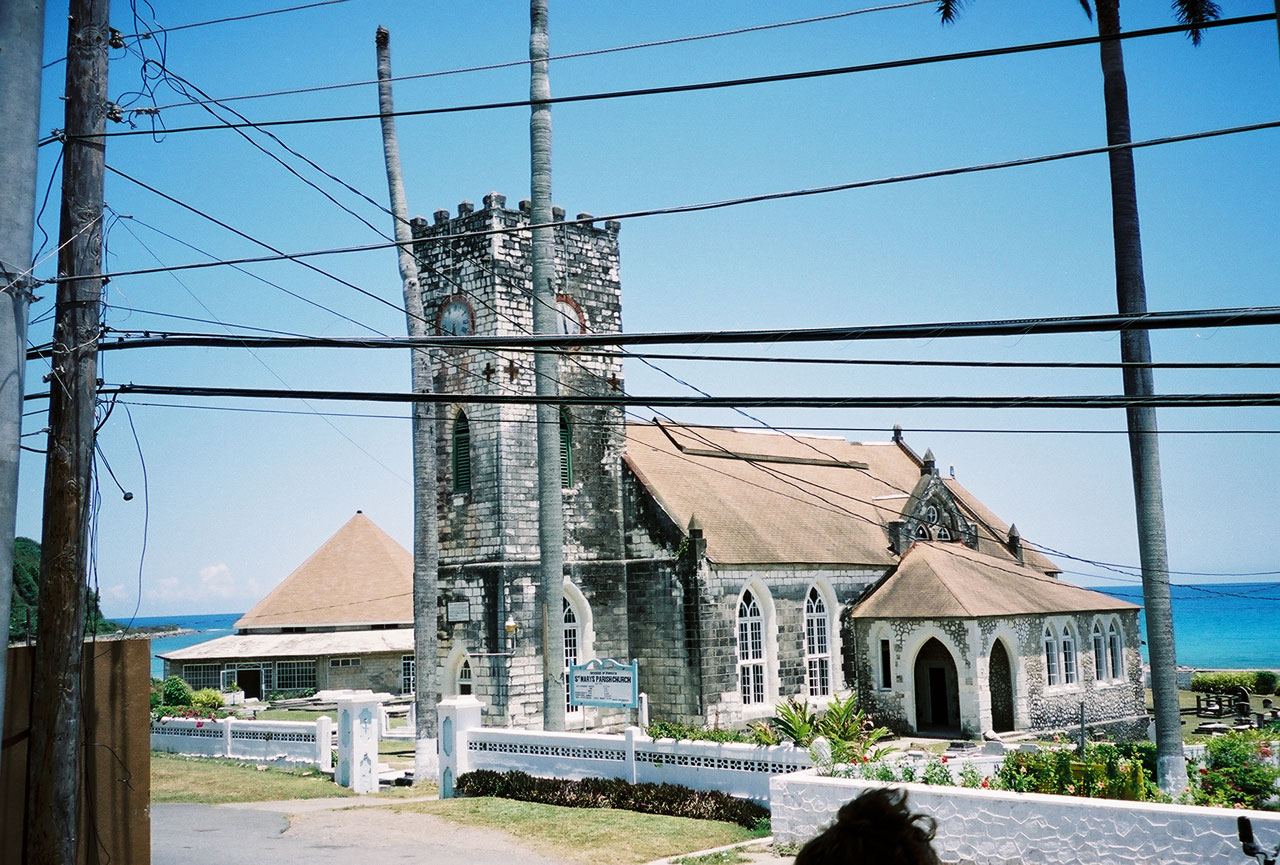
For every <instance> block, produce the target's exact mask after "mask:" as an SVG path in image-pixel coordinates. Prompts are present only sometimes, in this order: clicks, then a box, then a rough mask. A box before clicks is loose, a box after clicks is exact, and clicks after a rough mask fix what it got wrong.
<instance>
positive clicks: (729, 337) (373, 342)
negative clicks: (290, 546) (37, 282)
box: [104, 306, 1280, 350]
mask: <svg viewBox="0 0 1280 865" xmlns="http://www.w3.org/2000/svg"><path fill="white" fill-rule="evenodd" d="M1274 324H1280V307H1277V306H1257V307H1236V308H1231V309H1183V310H1170V311H1165V312H1143V313H1112V314H1104V315H1076V316H1054V317H1041V318H1021V319H989V320H986V321H967V322H954V321H953V322H930V323H925V324H888V325H869V326H866V327H817V328H791V329H787V330H773V329H770V330H717V331H671V332H667V333H607V334H605V333H587V334H578V335H567V334H525V335H501V336H428V337H378V338H370V337H354V338H346V337H320V338H314V337H253V336H236V337H230V336H229V337H222V336H209V335H200V336H173V337H166V338H163V339H135V340H133V341H131V342H127V343H115V344H112V345H113V347H114V348H113V350H123V349H126V348H128V349H137V348H155V347H156V346H159V345H166V346H175V345H180V346H187V347H191V346H200V347H217V346H219V345H223V346H225V345H228V344H230V345H237V346H238V345H240V344H241V342H243V344H245V345H252V346H253V347H255V348H259V347H262V348H265V347H268V346H270V347H274V348H311V347H320V346H322V345H323V346H325V347H330V348H393V347H395V348H413V347H417V348H424V347H432V346H438V347H445V348H463V349H474V348H500V349H508V350H511V349H527V348H554V347H561V348H568V347H572V346H579V345H588V346H589V345H674V344H692V343H696V344H740V343H784V342H785V343H799V342H840V341H864V340H901V339H930V340H935V339H956V338H974V337H992V336H1019V337H1022V336H1030V335H1043V334H1063V333H1104V332H1115V331H1129V330H1169V329H1185V328H1197V327H1218V328H1222V327H1254V326H1260V325H1274ZM104 348H105V347H104Z"/></svg>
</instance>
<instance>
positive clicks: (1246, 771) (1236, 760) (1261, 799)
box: [1191, 732, 1280, 808]
mask: <svg viewBox="0 0 1280 865" xmlns="http://www.w3.org/2000/svg"><path fill="white" fill-rule="evenodd" d="M1205 751H1206V759H1205V765H1204V766H1201V767H1200V768H1199V771H1198V772H1196V773H1194V774H1193V775H1192V782H1193V787H1192V791H1191V793H1192V799H1193V801H1194V802H1195V803H1196V804H1198V805H1221V806H1227V807H1243V808H1267V807H1270V805H1269V802H1270V800H1272V799H1273V797H1274V796H1275V795H1276V782H1277V781H1280V769H1277V768H1276V767H1275V766H1272V765H1271V764H1270V763H1268V762H1265V760H1266V758H1267V757H1269V756H1270V752H1271V744H1270V743H1269V742H1267V741H1266V740H1264V739H1263V738H1262V737H1261V736H1260V735H1258V734H1257V733H1245V732H1239V733H1236V732H1233V733H1226V734H1224V735H1222V736H1215V737H1214V738H1213V739H1210V740H1209V741H1208V743H1206V745H1205Z"/></svg>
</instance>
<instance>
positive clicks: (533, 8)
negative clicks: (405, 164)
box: [529, 0, 565, 730]
mask: <svg viewBox="0 0 1280 865" xmlns="http://www.w3.org/2000/svg"><path fill="white" fill-rule="evenodd" d="M529 18H530V25H531V26H530V30H529V59H530V60H532V61H533V62H532V63H531V64H530V68H529V99H530V100H531V101H532V102H533V109H532V113H531V115H530V118H529V156H530V167H531V169H532V189H531V193H532V194H531V195H530V199H531V201H530V208H531V213H530V218H531V219H532V220H533V224H534V225H545V224H547V223H549V222H551V219H552V217H551V106H550V105H548V104H547V102H546V101H545V100H547V99H550V98H551V83H550V81H549V80H548V78H547V53H548V50H549V49H548V38H547V0H530V3H529ZM532 270H533V332H534V333H555V314H556V292H555V237H554V235H553V234H552V229H550V228H536V229H534V231H533V268H532ZM533 363H534V366H533V371H534V376H535V378H536V380H537V384H536V389H537V394H538V396H539V397H552V398H555V397H557V396H559V393H560V378H559V376H560V358H559V356H558V355H556V354H554V353H552V352H539V353H538V354H536V355H535V356H534V361H533ZM537 413H538V423H537V427H538V546H539V548H540V550H541V551H542V567H541V575H540V580H539V583H538V596H537V600H538V609H537V612H536V616H537V621H536V622H535V623H534V629H535V631H537V632H539V633H540V634H541V635H542V639H541V651H542V726H543V729H545V730H563V729H564V688H565V682H564V672H563V671H564V610H563V606H564V496H563V495H562V493H561V491H560V412H559V410H558V409H557V408H556V407H555V406H554V405H549V404H540V405H538V406H537Z"/></svg>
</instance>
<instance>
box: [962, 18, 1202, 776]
mask: <svg viewBox="0 0 1280 865" xmlns="http://www.w3.org/2000/svg"><path fill="white" fill-rule="evenodd" d="M1079 2H1080V5H1081V7H1083V9H1084V11H1085V14H1086V15H1088V16H1089V17H1090V18H1092V17H1093V9H1092V8H1091V7H1090V3H1089V0H1079ZM962 5H963V0H938V14H939V16H940V17H941V18H942V22H943V23H944V24H947V23H950V22H952V21H954V20H955V17H956V15H957V14H958V13H959V11H960V7H961V6H962ZM1097 7H1098V35H1099V36H1100V37H1102V42H1101V43H1099V46H1098V47H1099V51H1100V53H1101V59H1102V92H1103V106H1104V110H1105V112H1106V120H1107V144H1108V145H1110V146H1111V147H1113V148H1115V149H1113V150H1111V151H1110V152H1109V153H1108V158H1109V160H1110V168H1111V231H1112V237H1113V240H1114V243H1115V256H1116V298H1117V301H1118V303H1119V309H1120V312H1121V313H1141V312H1146V309H1147V289H1146V284H1145V282H1144V280H1143V276H1142V232H1141V230H1140V228H1139V226H1138V190H1137V184H1136V183H1135V181H1134V171H1133V151H1132V149H1130V148H1129V147H1127V146H1126V145H1128V144H1129V143H1130V141H1131V139H1130V137H1129V91H1128V85H1127V83H1126V81H1125V75H1124V54H1123V51H1122V49H1121V45H1120V39H1119V38H1118V37H1119V35H1120V0H1097ZM1173 8H1174V11H1175V13H1176V15H1177V17H1178V21H1179V23H1181V24H1184V25H1186V27H1187V28H1188V35H1189V36H1190V38H1191V41H1192V44H1195V45H1199V44H1200V38H1201V33H1202V28H1203V27H1204V26H1205V25H1206V24H1207V23H1208V22H1210V21H1213V20H1215V19H1216V18H1217V17H1218V16H1219V14H1220V12H1221V10H1220V9H1219V7H1218V4H1217V3H1215V2H1213V0H1174V3H1173ZM1120 359H1121V360H1122V361H1124V362H1125V363H1132V364H1146V363H1150V361H1151V340H1150V338H1149V337H1148V335H1147V331H1145V330H1130V331H1125V332H1124V333H1123V334H1122V335H1121V341H1120ZM1124 392H1125V395H1126V396H1146V395H1148V394H1152V393H1154V392H1155V385H1154V381H1153V377H1152V374H1151V369H1150V368H1149V367H1146V368H1143V367H1139V366H1128V367H1125V370H1124ZM1127 413H1128V424H1129V454H1130V460H1131V462H1132V465H1133V490H1134V498H1135V500H1136V503H1137V519H1138V553H1139V556H1140V558H1141V560H1142V598H1143V606H1144V607H1145V608H1146V618H1147V647H1148V652H1149V654H1150V658H1151V690H1152V696H1153V698H1154V703H1155V715H1156V770H1157V779H1158V782H1159V785H1160V789H1161V790H1163V791H1164V792H1166V793H1168V794H1170V795H1177V794H1179V793H1181V792H1182V791H1183V790H1184V789H1186V786H1187V768H1186V761H1185V759H1184V758H1183V753H1182V720H1181V717H1180V715H1179V712H1178V686H1177V680H1176V678H1175V666H1176V660H1175V653H1174V644H1173V612H1172V605H1171V603H1170V599H1169V556H1168V551H1167V548H1166V544H1165V526H1164V501H1163V498H1162V496H1161V492H1160V488H1161V483H1160V452H1159V448H1158V445H1157V429H1156V415H1155V410H1154V409H1152V408H1147V407H1132V408H1129V409H1128V410H1127Z"/></svg>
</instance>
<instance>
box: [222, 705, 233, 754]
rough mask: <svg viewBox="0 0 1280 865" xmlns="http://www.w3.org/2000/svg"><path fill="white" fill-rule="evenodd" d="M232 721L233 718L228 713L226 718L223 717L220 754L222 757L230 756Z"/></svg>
mask: <svg viewBox="0 0 1280 865" xmlns="http://www.w3.org/2000/svg"><path fill="white" fill-rule="evenodd" d="M234 721H235V718H234V717H232V716H231V715H228V716H227V717H226V718H224V719H223V723H222V756H224V757H230V756H231V724H232V723H233V722H234Z"/></svg>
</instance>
